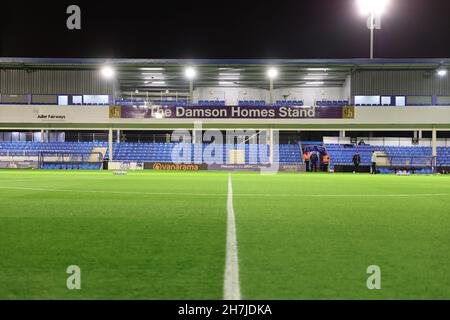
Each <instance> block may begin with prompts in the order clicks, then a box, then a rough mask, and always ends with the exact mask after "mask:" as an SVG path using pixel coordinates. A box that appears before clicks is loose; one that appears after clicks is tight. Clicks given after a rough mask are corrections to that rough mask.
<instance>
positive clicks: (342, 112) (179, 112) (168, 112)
mask: <svg viewBox="0 0 450 320" xmlns="http://www.w3.org/2000/svg"><path fill="white" fill-rule="evenodd" d="M111 108H113V109H111V112H110V114H111V117H114V118H122V119H286V120H290V119H291V120H292V119H349V118H353V117H354V109H353V108H352V107H340V106H336V107H315V108H314V107H268V106H261V107H237V106H226V107H225V106H223V107H219V106H217V107H200V106H151V107H147V106H122V107H111Z"/></svg>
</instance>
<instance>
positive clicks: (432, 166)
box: [377, 155, 436, 174]
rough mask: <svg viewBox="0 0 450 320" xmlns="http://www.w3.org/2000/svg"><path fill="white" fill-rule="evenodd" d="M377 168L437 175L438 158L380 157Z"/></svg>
mask: <svg viewBox="0 0 450 320" xmlns="http://www.w3.org/2000/svg"><path fill="white" fill-rule="evenodd" d="M377 167H379V168H383V169H387V170H390V171H393V172H399V171H407V172H410V173H413V174H414V173H428V174H431V173H435V172H436V157H434V156H394V155H378V157H377Z"/></svg>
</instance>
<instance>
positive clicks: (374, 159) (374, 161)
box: [370, 151, 377, 174]
mask: <svg viewBox="0 0 450 320" xmlns="http://www.w3.org/2000/svg"><path fill="white" fill-rule="evenodd" d="M371 162H372V166H371V169H370V171H371V172H370V173H372V174H377V154H376V152H375V151H372V159H371Z"/></svg>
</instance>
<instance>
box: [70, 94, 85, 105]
mask: <svg viewBox="0 0 450 320" xmlns="http://www.w3.org/2000/svg"><path fill="white" fill-rule="evenodd" d="M72 104H83V96H73V97H72Z"/></svg>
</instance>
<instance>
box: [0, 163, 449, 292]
mask: <svg viewBox="0 0 450 320" xmlns="http://www.w3.org/2000/svg"><path fill="white" fill-rule="evenodd" d="M232 176H233V191H234V208H235V213H236V219H237V221H236V223H237V231H238V235H237V236H238V246H239V248H238V249H239V262H240V265H239V266H240V277H241V291H242V295H243V298H244V299H347V298H348V299H413V298H419V299H431V298H438V299H450V265H449V261H450V250H448V248H449V247H450V232H449V230H450V178H449V177H447V176H428V177H427V176H411V177H396V176H369V175H339V174H335V175H322V174H317V175H313V174H300V175H298V174H279V175H275V176H261V175H258V174H250V173H237V174H235V173H233V175H232ZM227 177H228V175H227V174H226V173H214V172H200V173H176V172H173V173H172V172H140V173H130V174H129V175H127V176H114V175H112V173H110V172H70V171H68V172H65V171H55V172H50V171H0V298H1V299H57V298H60V299H221V298H222V296H223V273H224V266H225V243H226V216H227V212H226V194H227ZM421 194H428V195H427V196H423V195H421ZM414 195H416V196H414ZM72 264H75V265H79V266H80V267H81V269H82V290H80V291H69V290H67V288H66V286H65V283H66V279H67V277H68V275H67V274H66V273H65V270H66V268H67V266H69V265H72ZM369 265H379V266H380V267H381V271H382V290H379V291H369V290H368V289H367V288H366V280H367V277H368V275H367V274H366V269H367V267H368V266H369Z"/></svg>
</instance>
